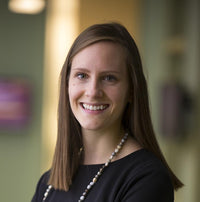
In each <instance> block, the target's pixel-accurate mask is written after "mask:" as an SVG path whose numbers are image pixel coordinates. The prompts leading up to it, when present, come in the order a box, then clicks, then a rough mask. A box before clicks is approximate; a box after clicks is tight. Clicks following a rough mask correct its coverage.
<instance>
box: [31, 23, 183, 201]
mask: <svg viewBox="0 0 200 202" xmlns="http://www.w3.org/2000/svg"><path fill="white" fill-rule="evenodd" d="M60 82H61V83H60V98H59V112H58V113H59V114H58V115H59V118H58V137H57V144H56V149H55V154H54V160H53V163H52V167H51V169H50V170H49V171H48V172H46V173H45V174H44V175H43V176H42V177H41V179H40V181H39V182H38V186H37V189H36V193H35V195H34V197H33V199H32V202H39V201H49V202H50V201H52V202H58V201H59V202H60V201H69V202H74V201H84V200H85V201H88V202H89V201H91V202H94V201H95V202H105V201H109V202H112V201H115V202H121V201H123V202H132V201H140V202H147V201H154V202H161V201H162V202H173V201H174V191H173V190H174V189H178V188H180V187H181V186H182V185H183V184H182V183H181V182H180V181H179V179H178V178H177V177H176V176H175V175H174V173H173V172H172V171H171V169H170V168H169V166H168V165H167V162H166V161H165V158H164V157H163V155H162V152H161V150H160V148H159V145H158V143H157V140H156V138H155V134H154V131H153V127H152V123H151V117H150V112H149V104H148V92H147V85H146V80H145V77H144V74H143V70H142V64H141V60H140V55H139V52H138V49H137V46H136V44H135V42H134V40H133V38H132V37H131V35H130V34H129V33H128V31H127V30H126V28H125V27H123V26H122V25H120V24H117V23H110V24H97V25H93V26H91V27H89V28H87V29H86V30H85V31H83V32H82V33H81V34H80V35H79V36H78V37H77V39H76V40H75V42H74V43H73V45H72V47H71V49H70V51H69V53H68V56H67V58H66V61H65V63H64V65H63V68H62V71H61V81H60Z"/></svg>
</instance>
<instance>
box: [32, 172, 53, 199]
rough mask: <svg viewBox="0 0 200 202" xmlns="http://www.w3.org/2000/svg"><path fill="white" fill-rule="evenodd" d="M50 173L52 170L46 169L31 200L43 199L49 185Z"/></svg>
mask: <svg viewBox="0 0 200 202" xmlns="http://www.w3.org/2000/svg"><path fill="white" fill-rule="evenodd" d="M49 175H50V171H46V172H45V173H43V174H42V176H41V177H40V179H39V181H38V183H37V187H36V191H35V194H34V196H33V198H32V200H31V202H36V201H41V200H42V198H43V196H44V193H45V190H46V189H47V187H48V180H49Z"/></svg>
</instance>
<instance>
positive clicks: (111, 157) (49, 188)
mask: <svg viewBox="0 0 200 202" xmlns="http://www.w3.org/2000/svg"><path fill="white" fill-rule="evenodd" d="M127 137H128V133H126V134H125V135H124V137H123V138H122V139H121V141H120V143H119V144H118V145H117V147H116V149H115V150H114V152H113V153H112V154H111V156H110V157H109V159H108V161H107V162H106V163H105V164H104V165H103V166H102V167H101V168H100V169H99V171H98V172H97V174H96V175H95V177H94V178H93V179H92V181H91V182H90V183H89V184H88V185H87V187H86V189H85V191H84V192H83V193H82V195H81V196H80V198H79V200H78V202H82V201H84V200H85V198H86V196H87V195H88V193H89V191H90V190H91V189H92V187H93V186H94V185H95V183H96V182H97V180H98V179H99V177H100V176H101V175H102V173H103V171H104V169H105V168H106V167H108V166H109V164H110V163H111V161H112V159H113V158H114V156H116V154H117V153H118V152H119V151H120V150H121V148H122V146H123V145H124V143H125V141H126V139H127ZM52 188H53V186H52V185H49V186H48V188H47V189H46V191H45V193H44V197H43V200H42V201H43V202H44V201H45V200H46V198H47V196H48V194H49V192H50V190H51V189H52Z"/></svg>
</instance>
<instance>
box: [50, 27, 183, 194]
mask: <svg viewBox="0 0 200 202" xmlns="http://www.w3.org/2000/svg"><path fill="white" fill-rule="evenodd" d="M100 41H112V42H114V43H118V44H120V45H121V46H123V47H125V49H126V50H127V68H128V75H129V76H130V78H129V80H130V89H131V92H130V93H131V102H129V103H128V105H127V107H126V109H125V112H124V116H123V126H124V127H125V129H126V130H128V131H129V134H130V135H132V136H133V137H134V138H135V139H136V140H137V141H138V143H139V144H140V145H141V146H142V147H143V148H145V149H147V150H149V151H151V152H153V153H154V154H155V155H156V156H157V157H158V158H159V159H160V160H161V161H162V162H163V163H164V165H165V166H166V168H167V169H168V170H169V174H170V176H171V180H172V183H173V186H174V189H178V188H180V187H182V186H183V184H182V182H181V181H180V180H179V179H178V178H177V177H176V176H175V175H174V173H173V172H172V170H171V169H170V168H169V166H168V164H167V162H166V160H165V158H164V156H163V154H162V152H161V150H160V148H159V145H158V142H157V140H156V137H155V134H154V130H153V126H152V121H151V116H150V110H149V98H148V91H147V84H146V79H145V77H144V73H143V68H142V63H141V58H140V54H139V51H138V48H137V46H136V43H135V41H134V40H133V38H132V37H131V35H130V34H129V32H128V31H127V29H126V28H125V27H124V26H122V25H120V24H118V23H105V24H96V25H92V26H90V27H89V28H87V29H86V30H84V31H83V32H82V33H81V34H80V35H79V36H78V37H77V38H76V40H75V41H74V43H73V45H72V47H71V49H70V50H69V53H68V55H67V58H66V60H65V63H64V65H63V68H62V71H61V75H60V97H59V107H58V136H57V143H56V148H55V153H54V159H53V163H52V168H51V172H50V178H49V182H48V183H49V184H52V185H53V187H54V188H55V189H60V190H65V191H67V190H68V189H69V186H70V185H71V184H72V181H73V178H74V176H75V174H76V172H77V169H78V167H79V164H80V161H81V159H80V157H79V150H80V148H81V147H82V134H81V127H80V125H79V123H78V121H77V120H76V118H75V117H74V115H73V113H72V111H71V108H70V104H69V95H68V80H69V75H70V70H71V63H72V59H73V57H74V56H75V55H76V54H77V53H78V52H79V51H80V50H82V49H83V48H85V47H87V46H89V45H91V44H94V43H97V42H100Z"/></svg>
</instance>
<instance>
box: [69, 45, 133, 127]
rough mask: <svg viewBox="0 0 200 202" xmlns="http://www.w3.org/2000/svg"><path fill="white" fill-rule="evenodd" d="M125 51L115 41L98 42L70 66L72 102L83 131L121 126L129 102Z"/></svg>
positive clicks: (79, 55) (75, 57) (87, 48)
mask: <svg viewBox="0 0 200 202" xmlns="http://www.w3.org/2000/svg"><path fill="white" fill-rule="evenodd" d="M128 81H129V79H128V73H127V67H126V55H125V50H124V48H123V47H122V46H120V45H119V44H116V43H113V42H98V43H95V44H92V45H90V46H88V47H86V48H84V49H83V50H81V51H80V52H78V53H77V54H76V55H75V56H74V58H73V60H72V65H71V72H70V77H69V85H68V86H69V87H68V93H69V100H70V106H71V109H72V112H73V114H74V116H75V117H76V119H77V120H78V122H79V123H80V125H81V127H82V129H83V130H95V131H98V130H104V129H105V130H107V129H109V130H110V129H111V130H114V129H116V128H119V127H121V120H122V115H123V112H124V109H125V106H126V104H127V102H128V99H129V84H128V83H129V82H128Z"/></svg>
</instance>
